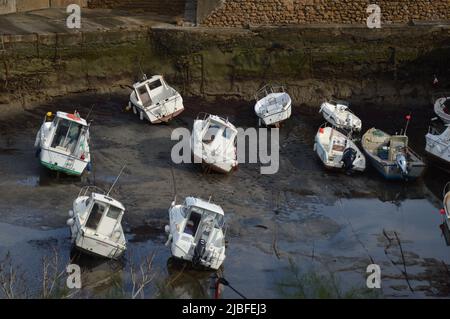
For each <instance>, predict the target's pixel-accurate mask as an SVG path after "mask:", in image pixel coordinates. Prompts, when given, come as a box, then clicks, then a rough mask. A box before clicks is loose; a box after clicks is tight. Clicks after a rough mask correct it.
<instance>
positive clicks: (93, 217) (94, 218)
mask: <svg viewBox="0 0 450 319" xmlns="http://www.w3.org/2000/svg"><path fill="white" fill-rule="evenodd" d="M106 208H107V207H106V206H105V205H103V204H101V203H98V202H95V203H94V205H92V209H91V213H90V214H89V217H88V220H87V222H86V227H87V228H90V229H92V230H95V231H96V230H97V228H98V225H99V223H100V220H101V219H102V216H103V213H104V212H105V211H106Z"/></svg>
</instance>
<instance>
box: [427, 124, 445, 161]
mask: <svg viewBox="0 0 450 319" xmlns="http://www.w3.org/2000/svg"><path fill="white" fill-rule="evenodd" d="M425 141H426V145H425V151H426V152H427V153H428V154H429V155H431V156H432V157H434V158H436V159H438V160H440V161H441V162H442V163H444V164H450V124H445V125H444V126H443V127H442V126H439V125H438V124H437V123H436V122H435V121H433V122H432V125H430V127H429V130H428V133H427V134H426V135H425Z"/></svg>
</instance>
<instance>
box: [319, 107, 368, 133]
mask: <svg viewBox="0 0 450 319" xmlns="http://www.w3.org/2000/svg"><path fill="white" fill-rule="evenodd" d="M319 113H322V115H323V118H324V119H325V120H326V121H327V122H328V123H330V124H331V125H333V126H334V127H336V128H340V129H344V130H349V131H357V132H359V131H361V128H362V122H361V120H360V119H359V118H358V117H357V116H356V115H355V114H353V113H352V111H350V109H349V104H348V103H347V102H345V101H335V100H331V101H328V102H324V103H322V105H321V107H320V111H319Z"/></svg>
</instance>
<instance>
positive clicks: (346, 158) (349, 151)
mask: <svg viewBox="0 0 450 319" xmlns="http://www.w3.org/2000/svg"><path fill="white" fill-rule="evenodd" d="M356 155H357V152H356V150H354V149H353V148H351V147H349V148H346V149H345V151H344V153H343V154H342V160H341V161H342V163H343V168H345V170H346V171H347V172H349V171H350V170H351V169H352V168H353V166H354V165H353V163H354V162H355V160H356Z"/></svg>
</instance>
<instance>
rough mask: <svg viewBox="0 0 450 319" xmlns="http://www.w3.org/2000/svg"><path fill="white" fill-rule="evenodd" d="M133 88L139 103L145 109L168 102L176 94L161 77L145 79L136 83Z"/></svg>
mask: <svg viewBox="0 0 450 319" xmlns="http://www.w3.org/2000/svg"><path fill="white" fill-rule="evenodd" d="M133 87H134V90H135V93H136V96H137V98H138V100H139V102H140V103H141V104H142V106H143V107H144V108H146V107H150V106H152V105H159V104H160V103H161V102H167V100H168V99H169V98H171V97H172V96H174V95H175V92H173V90H171V89H170V88H169V87H168V86H167V84H166V82H165V81H164V79H163V77H162V76H160V75H155V76H152V77H151V78H150V79H145V80H144V81H142V82H139V83H136V84H135V85H134V86H133Z"/></svg>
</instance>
